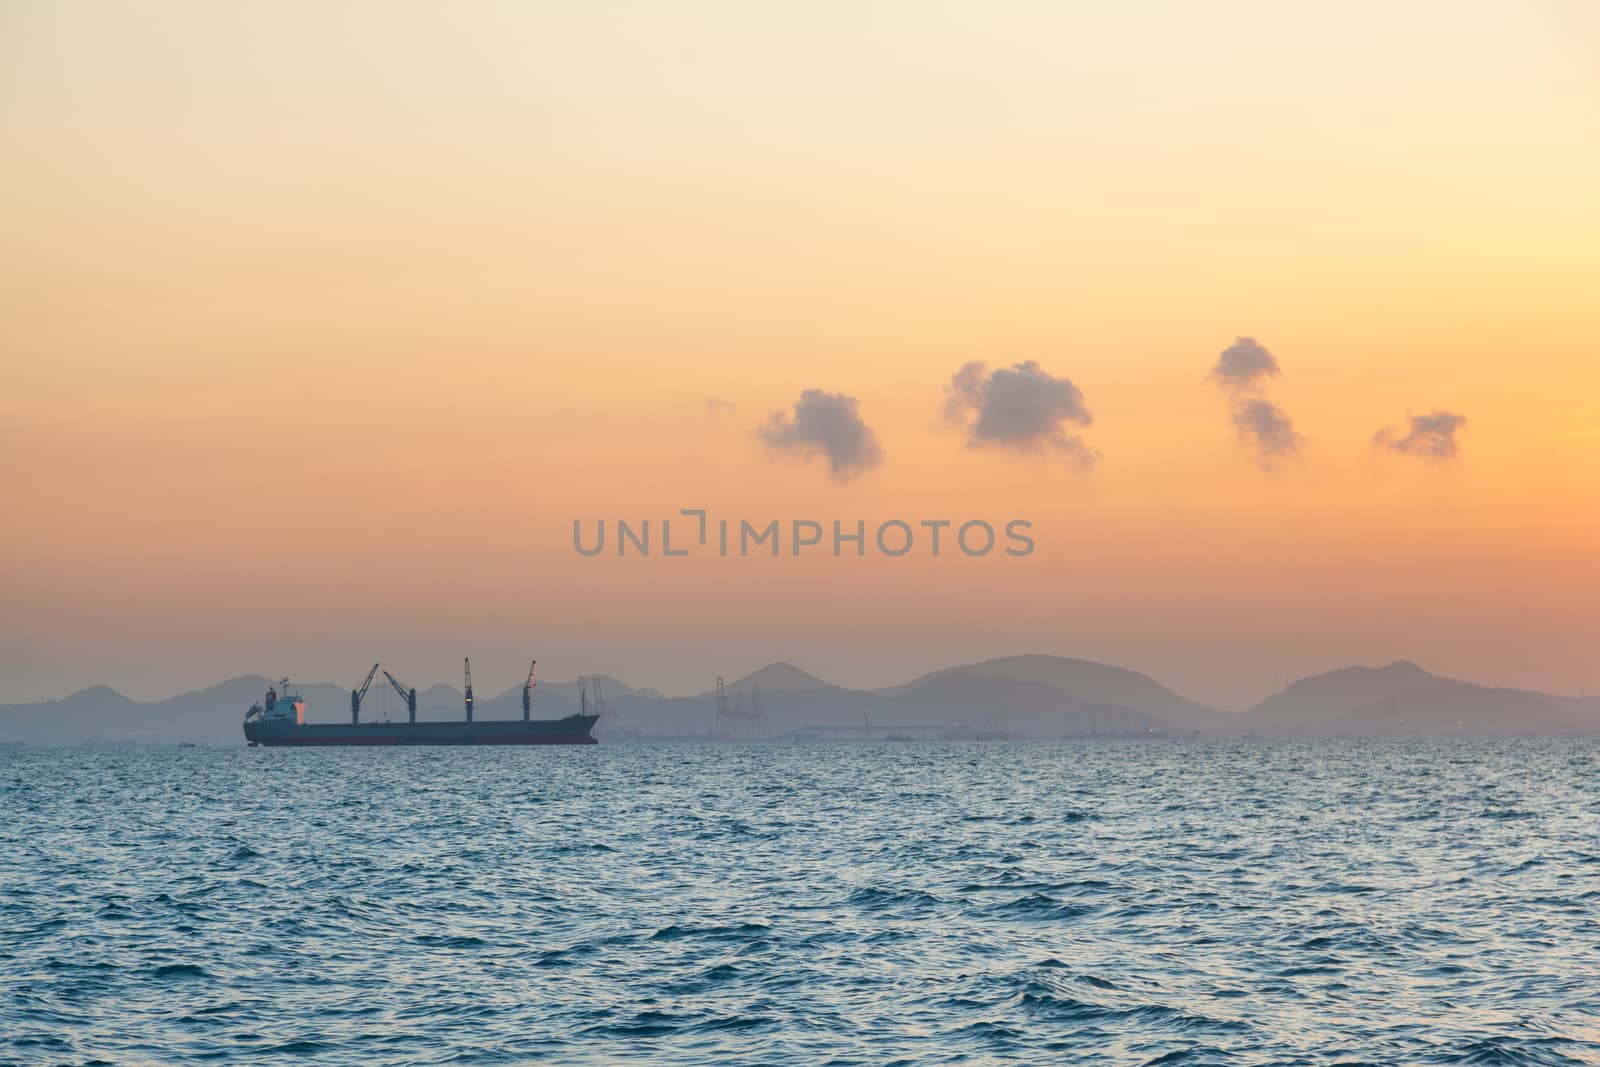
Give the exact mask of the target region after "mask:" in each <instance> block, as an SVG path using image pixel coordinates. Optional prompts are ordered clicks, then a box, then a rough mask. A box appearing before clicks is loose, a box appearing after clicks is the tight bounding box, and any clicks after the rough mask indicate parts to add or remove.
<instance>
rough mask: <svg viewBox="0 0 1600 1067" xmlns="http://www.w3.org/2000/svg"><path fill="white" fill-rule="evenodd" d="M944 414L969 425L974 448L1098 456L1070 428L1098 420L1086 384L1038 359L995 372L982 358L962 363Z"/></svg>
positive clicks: (1081, 459) (1087, 460) (1085, 459)
mask: <svg viewBox="0 0 1600 1067" xmlns="http://www.w3.org/2000/svg"><path fill="white" fill-rule="evenodd" d="M944 414H945V418H946V419H949V420H950V421H951V422H955V423H960V424H963V425H965V426H966V430H967V447H969V448H989V447H993V448H1005V449H1009V450H1011V451H1014V452H1047V451H1057V452H1063V453H1066V454H1067V455H1070V456H1072V457H1073V458H1074V459H1075V460H1076V461H1077V462H1078V463H1080V464H1081V465H1083V466H1088V465H1090V464H1092V463H1093V462H1094V461H1095V459H1096V453H1095V452H1094V450H1093V449H1091V448H1090V447H1089V446H1088V445H1087V444H1085V443H1084V440H1083V438H1082V437H1081V436H1080V435H1079V434H1078V433H1076V432H1074V431H1073V430H1072V429H1069V427H1084V426H1089V425H1090V424H1092V423H1093V422H1094V416H1093V415H1091V414H1090V413H1089V408H1088V406H1087V405H1086V404H1085V403H1084V398H1083V392H1082V390H1080V389H1079V388H1078V387H1077V386H1076V385H1074V384H1073V383H1072V381H1071V380H1070V379H1067V378H1058V377H1056V376H1054V375H1052V374H1050V373H1049V372H1048V371H1046V370H1044V368H1042V367H1040V366H1039V363H1038V361H1037V360H1032V359H1030V360H1026V361H1025V362H1022V363H1016V364H1013V365H1012V366H1010V367H1001V368H999V369H997V370H995V371H994V372H993V373H990V371H989V368H988V364H986V363H984V362H983V361H982V360H972V361H971V362H968V363H965V364H963V365H962V367H961V369H960V370H958V371H956V373H955V374H953V375H952V376H951V378H950V384H949V385H948V386H947V387H946V389H945V406H944ZM969 417H970V421H969Z"/></svg>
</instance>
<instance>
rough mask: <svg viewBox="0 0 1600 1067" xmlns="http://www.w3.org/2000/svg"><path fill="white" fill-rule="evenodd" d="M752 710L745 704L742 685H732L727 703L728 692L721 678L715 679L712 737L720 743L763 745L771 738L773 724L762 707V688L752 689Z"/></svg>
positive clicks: (752, 687)
mask: <svg viewBox="0 0 1600 1067" xmlns="http://www.w3.org/2000/svg"><path fill="white" fill-rule="evenodd" d="M750 688H751V706H750V707H749V708H748V709H747V708H746V707H745V703H744V683H743V682H735V683H734V684H733V702H732V703H731V704H730V703H729V701H728V690H727V687H726V686H725V685H724V684H723V681H722V675H720V674H719V675H717V687H716V690H715V692H714V699H715V708H716V716H715V718H714V719H713V720H712V729H711V733H712V736H714V737H716V738H717V739H718V740H722V741H766V740H768V739H770V738H771V737H772V722H771V720H770V719H769V718H768V716H767V713H766V711H765V710H764V709H763V708H762V707H761V686H760V685H756V684H752V685H751V687H750Z"/></svg>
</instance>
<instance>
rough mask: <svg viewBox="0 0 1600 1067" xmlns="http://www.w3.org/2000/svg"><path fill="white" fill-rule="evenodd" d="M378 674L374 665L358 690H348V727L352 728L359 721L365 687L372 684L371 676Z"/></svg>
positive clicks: (365, 691)
mask: <svg viewBox="0 0 1600 1067" xmlns="http://www.w3.org/2000/svg"><path fill="white" fill-rule="evenodd" d="M377 673H378V665H377V664H376V663H374V664H373V665H372V669H371V670H370V671H368V672H367V680H366V681H364V682H362V683H361V688H360V689H352V690H350V725H351V726H354V725H356V724H357V723H359V722H360V721H361V702H362V701H363V700H365V699H366V696H367V687H368V686H370V685H371V684H372V676H373V675H375V674H377Z"/></svg>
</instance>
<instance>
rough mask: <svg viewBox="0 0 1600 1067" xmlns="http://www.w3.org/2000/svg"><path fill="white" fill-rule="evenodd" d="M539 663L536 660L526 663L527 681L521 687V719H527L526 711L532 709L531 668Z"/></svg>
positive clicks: (524, 720)
mask: <svg viewBox="0 0 1600 1067" xmlns="http://www.w3.org/2000/svg"><path fill="white" fill-rule="evenodd" d="M538 665H539V661H538V660H534V661H533V662H531V663H529V664H528V681H527V683H526V684H525V685H523V687H522V721H523V722H527V721H528V713H529V712H531V711H532V710H533V669H534V668H535V667H537V666H538Z"/></svg>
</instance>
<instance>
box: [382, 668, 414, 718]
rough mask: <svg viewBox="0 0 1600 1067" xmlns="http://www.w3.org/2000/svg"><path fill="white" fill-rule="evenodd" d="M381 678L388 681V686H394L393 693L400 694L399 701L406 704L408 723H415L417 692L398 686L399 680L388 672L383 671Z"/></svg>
mask: <svg viewBox="0 0 1600 1067" xmlns="http://www.w3.org/2000/svg"><path fill="white" fill-rule="evenodd" d="M383 676H384V677H385V678H387V679H389V684H390V685H392V686H394V691H395V692H396V693H399V694H400V699H401V700H404V701H405V702H406V714H407V715H408V716H409V717H410V721H411V722H416V721H417V691H416V690H415V689H407V688H406V687H405V686H403V685H401V684H400V679H398V678H396V677H395V676H394V675H392V674H390V673H389V672H388V671H384V672H383Z"/></svg>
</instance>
